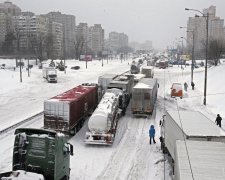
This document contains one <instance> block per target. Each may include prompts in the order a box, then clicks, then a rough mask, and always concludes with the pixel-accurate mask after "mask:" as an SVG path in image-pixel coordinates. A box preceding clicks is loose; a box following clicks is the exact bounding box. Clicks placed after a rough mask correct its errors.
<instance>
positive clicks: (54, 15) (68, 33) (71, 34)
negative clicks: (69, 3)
mask: <svg viewBox="0 0 225 180" xmlns="http://www.w3.org/2000/svg"><path fill="white" fill-rule="evenodd" d="M46 16H47V17H48V18H49V22H50V23H52V22H57V23H61V24H62V29H63V57H64V58H73V57H74V56H75V52H74V51H75V50H74V49H75V48H74V43H75V26H76V22H75V16H73V15H67V14H61V13H60V12H50V13H48V14H47V15H46Z"/></svg>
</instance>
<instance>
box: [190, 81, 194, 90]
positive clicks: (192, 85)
mask: <svg viewBox="0 0 225 180" xmlns="http://www.w3.org/2000/svg"><path fill="white" fill-rule="evenodd" d="M191 87H192V90H194V89H195V83H194V82H193V81H191Z"/></svg>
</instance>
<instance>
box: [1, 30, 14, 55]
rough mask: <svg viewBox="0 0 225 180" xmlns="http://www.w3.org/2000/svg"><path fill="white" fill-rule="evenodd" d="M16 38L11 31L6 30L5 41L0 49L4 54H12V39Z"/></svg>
mask: <svg viewBox="0 0 225 180" xmlns="http://www.w3.org/2000/svg"><path fill="white" fill-rule="evenodd" d="M14 40H16V37H15V35H14V34H13V32H8V33H7V34H6V36H5V41H4V42H3V44H2V51H3V53H5V54H12V53H13V50H14V48H13V41H14Z"/></svg>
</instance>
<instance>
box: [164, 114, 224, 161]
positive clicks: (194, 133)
mask: <svg viewBox="0 0 225 180" xmlns="http://www.w3.org/2000/svg"><path fill="white" fill-rule="evenodd" d="M161 137H162V138H161V143H162V144H161V145H162V149H163V151H164V152H165V151H166V152H168V153H169V154H170V155H171V156H172V158H173V159H174V154H175V152H174V151H175V144H176V140H183V139H188V140H195V141H215V142H225V131H224V130H223V129H221V128H220V127H218V126H217V125H216V124H215V123H214V122H213V121H211V120H210V119H208V118H207V117H206V116H205V115H204V114H202V113H201V112H199V111H167V112H166V116H165V120H164V121H163V122H162V126H161Z"/></svg>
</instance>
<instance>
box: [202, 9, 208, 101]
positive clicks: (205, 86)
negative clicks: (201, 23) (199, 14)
mask: <svg viewBox="0 0 225 180" xmlns="http://www.w3.org/2000/svg"><path fill="white" fill-rule="evenodd" d="M208 36H209V13H208V12H207V15H206V47H205V85H204V100H203V104H204V105H206V90H207V64H208Z"/></svg>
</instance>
